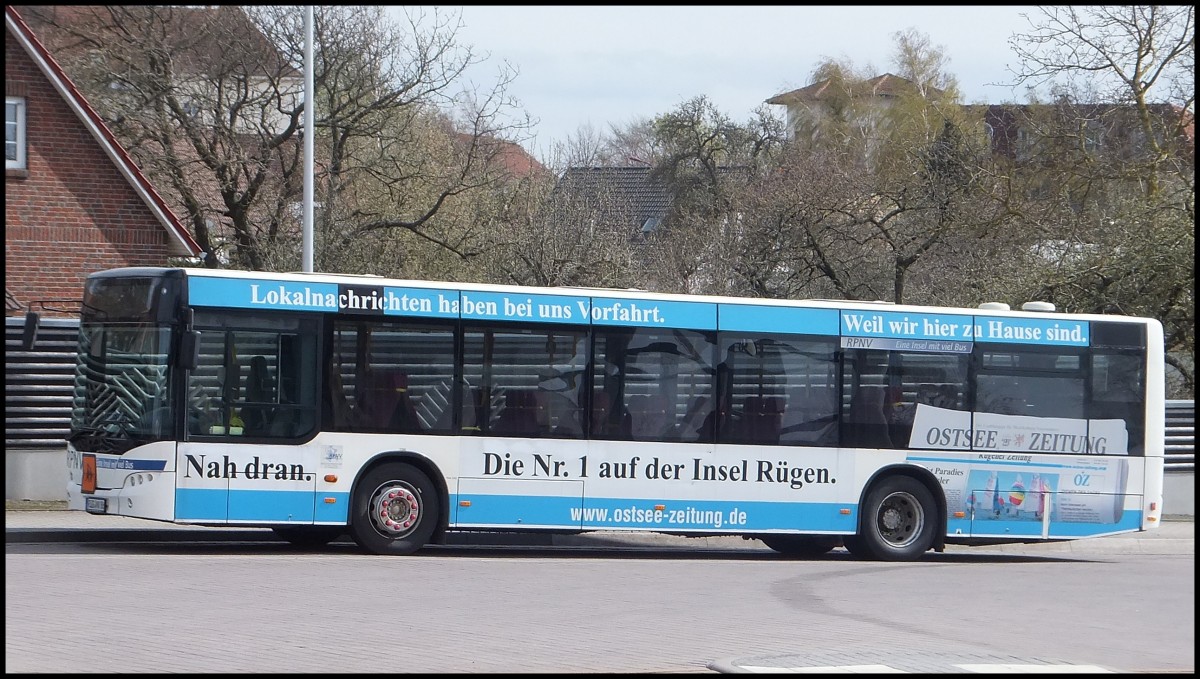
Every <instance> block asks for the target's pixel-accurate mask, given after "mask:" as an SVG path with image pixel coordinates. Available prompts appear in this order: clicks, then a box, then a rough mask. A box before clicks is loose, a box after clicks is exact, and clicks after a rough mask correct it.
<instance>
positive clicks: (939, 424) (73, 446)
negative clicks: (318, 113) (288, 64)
mask: <svg viewBox="0 0 1200 679" xmlns="http://www.w3.org/2000/svg"><path fill="white" fill-rule="evenodd" d="M1026 306H1027V307H1029V308H1030V309H1034V310H1022V311H1014V310H1009V309H1008V307H1007V306H1005V305H1002V304H985V305H982V306H981V307H980V308H942V307H922V306H900V305H894V304H886V303H870V302H852V301H829V300H820V301H790V300H788V301H785V300H768V299H746V298H732V297H706V296H690V295H671V294H657V293H650V292H645V291H637V290H610V289H585V288H532V287H516V286H498V285H476V284H459V283H446V282H430V281H409V280H388V279H383V278H379V277H374V276H351V275H334V274H308V273H306V274H276V273H264V272H245V271H222V270H207V269H183V268H126V269H114V270H109V271H102V272H98V273H95V274H93V275H91V276H89V278H88V279H87V282H86V287H85V291H84V297H83V306H82V318H81V325H80V343H79V356H78V369H77V374H76V379H75V392H74V402H73V410H72V418H71V433H70V436H69V442H68V467H69V469H68V479H69V482H68V497H69V507H70V508H71V509H76V510H86V511H88V512H92V513H99V514H116V515H122V516H131V517H139V518H144V519H156V520H161V521H169V522H174V523H178V524H194V525H207V526H260V527H270V528H272V529H274V530H275V532H276V533H278V534H279V535H280V536H281V537H283V538H285V539H287V540H290V541H292V542H295V543H297V544H310V545H320V544H324V543H326V542H328V541H330V540H333V539H335V538H337V537H338V536H340V535H343V534H345V533H349V534H350V535H351V536H352V537H353V538H354V540H355V541H356V542H357V543H358V545H360V546H361V547H362V548H363V549H364V550H366V551H368V552H371V553H377V554H397V555H404V554H411V553H413V552H415V551H417V550H418V549H420V548H421V547H422V546H424V545H426V544H431V543H434V544H436V543H438V542H439V541H441V540H443V539H444V536H445V535H446V533H447V532H448V531H543V532H559V533H562V532H582V531H596V530H604V531H656V532H666V533H672V534H682V535H691V536H712V535H740V536H744V537H746V538H748V539H757V540H761V541H762V542H764V543H765V544H767V545H768V546H770V547H771V548H773V549H775V550H777V551H779V552H782V553H785V554H791V555H799V556H813V555H819V554H823V553H825V552H828V551H830V550H832V549H834V548H835V547H838V546H839V545H843V546H845V547H846V548H847V549H848V550H849V551H850V552H851V553H853V554H854V555H856V556H858V557H860V558H866V559H878V560H896V561H900V560H913V559H917V558H919V557H921V556H922V555H923V554H925V553H926V552H927V551H929V550H935V551H940V550H942V549H943V548H944V546H945V545H946V544H989V543H1000V542H1013V541H1021V542H1029V541H1039V540H1069V539H1076V538H1086V537H1092V536H1102V535H1111V534H1116V533H1123V532H1130V531H1141V530H1148V529H1153V528H1155V527H1156V526H1157V525H1158V522H1159V520H1160V519H1161V517H1162V488H1163V461H1164V457H1163V440H1164V438H1163V434H1164V431H1163V430H1164V407H1165V406H1164V384H1163V380H1164V377H1163V375H1164V373H1163V334H1162V328H1161V326H1160V324H1159V323H1158V322H1157V321H1155V320H1153V319H1145V318H1130V317H1122V316H1109V315H1074V314H1063V313H1056V312H1054V311H1052V310H1044V309H1045V307H1047V306H1048V305H1041V306H1039V305H1037V304H1034V305H1026Z"/></svg>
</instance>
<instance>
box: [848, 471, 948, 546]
mask: <svg viewBox="0 0 1200 679" xmlns="http://www.w3.org/2000/svg"><path fill="white" fill-rule="evenodd" d="M860 511H861V517H860V519H859V526H858V535H854V536H849V535H848V536H846V538H845V539H844V540H843V542H844V544H845V545H846V549H848V550H849V551H850V553H851V554H853V555H854V556H856V557H858V558H860V559H874V560H876V561H914V560H916V559H919V558H921V555H922V554H924V553H925V552H927V551H929V548H930V547H932V546H933V537H934V535H933V532H934V530H935V528H936V527H937V526H936V524H935V517H936V516H937V510H936V508H935V507H934V500H933V494H932V493H930V492H929V489H928V488H926V487H925V486H924V485H923V484H922V483H921V482H920V481H917V480H916V479H914V478H912V477H910V476H892V477H889V478H886V479H884V480H883V481H881V482H879V483H878V484H877V485H875V486H874V487H873V488H872V489H871V490H870V492H868V493H867V497H866V500H865V501H864V502H863V504H862V507H861V509H860Z"/></svg>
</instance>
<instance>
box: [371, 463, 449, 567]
mask: <svg viewBox="0 0 1200 679" xmlns="http://www.w3.org/2000/svg"><path fill="white" fill-rule="evenodd" d="M438 511H439V510H438V501H437V491H436V490H435V489H434V487H433V483H432V482H431V481H430V480H429V477H428V476H426V475H425V474H424V473H423V472H422V471H421V470H420V469H417V468H416V467H414V466H412V465H411V464H407V463H404V462H389V463H386V464H382V465H379V466H378V467H375V468H374V469H372V470H370V471H368V472H367V473H366V475H365V476H363V478H362V479H360V480H359V483H358V490H356V491H355V493H354V505H353V514H352V519H351V524H350V533H351V535H352V536H353V537H354V541H355V542H356V543H358V546H359V547H362V548H363V549H365V550H367V551H368V552H371V553H372V554H387V555H392V556H403V555H406V554H412V553H413V552H415V551H417V550H418V549H420V548H422V547H424V546H425V543H426V542H428V541H429V538H430V537H431V536H432V535H433V531H434V529H435V528H436V527H437V522H438Z"/></svg>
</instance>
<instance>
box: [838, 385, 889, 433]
mask: <svg viewBox="0 0 1200 679" xmlns="http://www.w3.org/2000/svg"><path fill="white" fill-rule="evenodd" d="M885 392H886V390H885V388H884V387H881V386H864V387H861V388H860V389H859V390H858V393H857V394H856V396H855V398H854V400H853V401H852V402H851V403H850V413H849V418H847V422H846V423H845V425H844V426H845V429H844V434H843V436H842V445H845V446H848V447H855V448H891V447H892V443H891V437H890V436H889V433H888V418H887V413H885V412H884V409H883V408H884V404H885V403H886V398H885V395H886V393H885Z"/></svg>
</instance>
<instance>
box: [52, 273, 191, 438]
mask: <svg viewBox="0 0 1200 679" xmlns="http://www.w3.org/2000/svg"><path fill="white" fill-rule="evenodd" d="M164 290H166V287H165V286H164V281H163V280H162V279H161V278H158V277H153V276H144V277H142V276H138V277H131V278H94V279H92V280H90V281H89V283H88V286H87V288H86V289H85V291H84V299H83V313H82V315H81V319H80V328H79V353H78V355H79V361H78V363H77V364H76V369H75V385H74V394H73V401H72V408H71V435H70V439H69V440H70V441H71V442H72V443H73V444H75V446H76V447H77V448H84V449H88V450H95V451H96V452H104V453H109V454H120V453H124V452H125V451H127V450H129V449H131V448H133V447H135V446H137V445H141V444H143V443H148V442H150V441H161V440H170V439H173V438H174V436H175V412H176V411H175V407H174V406H173V405H172V401H171V399H170V393H171V381H172V375H171V370H170V367H171V361H170V347H171V345H172V341H171V340H172V329H171V326H170V325H169V324H167V323H165V322H163V321H162V320H160V318H161V317H160V314H162V313H163V312H164V311H165V309H163V308H162V306H163V305H162V304H161V299H162V298H163V297H166V296H167V295H164V294H163V291H164Z"/></svg>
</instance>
